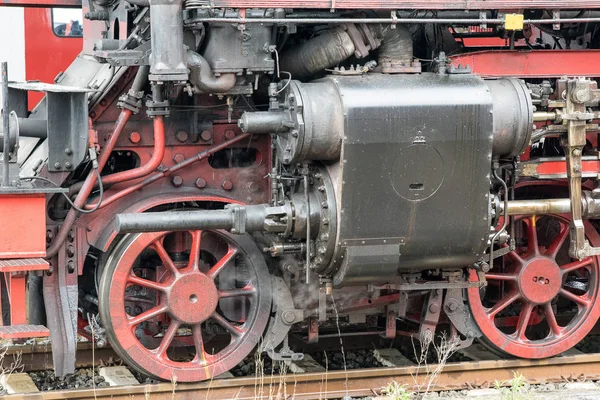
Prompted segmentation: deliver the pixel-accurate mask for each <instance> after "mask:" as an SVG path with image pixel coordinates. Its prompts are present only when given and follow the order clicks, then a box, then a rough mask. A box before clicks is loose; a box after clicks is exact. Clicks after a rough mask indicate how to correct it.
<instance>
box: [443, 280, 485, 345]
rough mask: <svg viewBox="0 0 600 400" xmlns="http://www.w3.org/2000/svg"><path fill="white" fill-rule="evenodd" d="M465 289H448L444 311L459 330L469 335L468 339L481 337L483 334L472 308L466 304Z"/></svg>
mask: <svg viewBox="0 0 600 400" xmlns="http://www.w3.org/2000/svg"><path fill="white" fill-rule="evenodd" d="M463 293H464V291H463V290H461V289H448V290H447V291H446V298H445V299H444V312H445V313H446V315H447V316H448V319H449V320H450V322H451V323H452V325H453V326H454V327H455V328H456V330H457V331H458V332H460V333H461V334H463V335H464V336H466V337H467V339H471V341H472V340H473V339H474V338H480V337H481V336H483V334H482V333H481V331H480V330H479V327H478V326H477V324H476V323H475V319H474V318H473V316H472V314H471V310H470V309H469V307H468V306H467V305H466V301H465V296H464V294H463Z"/></svg>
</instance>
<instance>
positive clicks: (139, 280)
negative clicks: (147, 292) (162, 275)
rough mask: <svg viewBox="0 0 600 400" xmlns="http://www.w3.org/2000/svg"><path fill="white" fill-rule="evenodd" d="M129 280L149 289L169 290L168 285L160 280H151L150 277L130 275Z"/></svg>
mask: <svg viewBox="0 0 600 400" xmlns="http://www.w3.org/2000/svg"><path fill="white" fill-rule="evenodd" d="M127 282H129V283H132V284H134V285H139V286H142V287H145V288H148V289H154V290H158V291H159V292H165V291H166V290H167V287H168V286H166V285H164V284H162V283H160V282H155V281H151V280H149V279H144V278H140V277H139V276H137V275H133V274H131V275H129V277H128V278H127Z"/></svg>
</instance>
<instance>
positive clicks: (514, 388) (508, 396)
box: [494, 371, 528, 400]
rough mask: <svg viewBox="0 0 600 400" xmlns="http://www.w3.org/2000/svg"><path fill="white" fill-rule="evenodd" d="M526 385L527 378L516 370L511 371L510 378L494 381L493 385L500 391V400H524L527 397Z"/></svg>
mask: <svg viewBox="0 0 600 400" xmlns="http://www.w3.org/2000/svg"><path fill="white" fill-rule="evenodd" d="M526 385H527V379H525V377H524V376H523V374H521V373H519V372H516V371H513V378H512V379H510V380H508V381H495V382H494V387H495V388H496V389H498V390H499V391H500V393H501V396H502V400H525V399H526V398H527V397H528V396H527V388H526Z"/></svg>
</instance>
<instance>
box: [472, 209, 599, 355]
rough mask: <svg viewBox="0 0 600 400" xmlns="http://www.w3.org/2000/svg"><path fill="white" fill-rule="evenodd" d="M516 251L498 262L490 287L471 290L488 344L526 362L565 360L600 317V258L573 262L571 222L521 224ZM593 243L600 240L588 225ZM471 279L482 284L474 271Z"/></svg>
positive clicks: (551, 219)
mask: <svg viewBox="0 0 600 400" xmlns="http://www.w3.org/2000/svg"><path fill="white" fill-rule="evenodd" d="M514 224H515V226H514V231H515V236H514V239H515V242H516V248H515V250H514V251H511V252H509V253H508V254H506V255H505V256H503V257H501V258H498V259H496V260H495V263H494V269H493V270H492V271H489V272H488V273H486V274H485V277H486V280H487V282H488V285H487V286H486V287H484V288H477V287H475V288H470V289H468V291H467V293H468V300H469V305H470V308H471V311H472V314H473V317H474V318H475V321H476V323H477V325H478V326H479V328H480V329H481V331H482V333H483V336H484V340H485V341H486V342H487V343H488V344H491V345H492V346H493V347H494V348H496V349H498V350H500V351H502V352H504V353H507V354H510V355H513V356H516V357H521V358H545V357H551V356H554V355H557V354H560V353H562V352H564V351H566V350H568V349H570V348H571V347H573V346H574V345H576V344H577V343H578V342H579V341H580V340H581V339H583V338H584V337H585V336H586V335H587V334H588V333H589V332H590V330H591V329H592V328H593V327H594V325H595V323H596V321H597V319H598V317H599V314H600V301H599V300H598V292H599V282H598V277H599V268H600V262H599V258H598V257H588V258H585V259H583V260H573V259H571V258H570V257H569V254H568V253H569V252H568V248H569V240H568V239H569V219H568V218H565V217H562V216H554V215H552V216H542V217H537V218H536V217H535V216H531V217H521V218H517V219H516V220H515V223H514ZM585 225H586V227H585V228H586V235H587V239H588V240H589V241H590V242H591V244H592V246H599V245H600V236H599V235H598V233H597V232H596V230H595V229H594V227H593V226H592V225H591V224H590V223H588V222H586V223H585ZM469 279H470V280H471V281H477V280H478V277H477V273H476V272H475V271H471V273H470V277H469Z"/></svg>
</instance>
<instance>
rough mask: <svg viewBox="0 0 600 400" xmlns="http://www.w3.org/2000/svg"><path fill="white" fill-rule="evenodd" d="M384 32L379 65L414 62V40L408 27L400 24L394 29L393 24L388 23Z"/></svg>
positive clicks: (383, 29)
mask: <svg viewBox="0 0 600 400" xmlns="http://www.w3.org/2000/svg"><path fill="white" fill-rule="evenodd" d="M382 33H383V42H382V43H381V47H380V48H379V61H378V63H379V65H381V64H384V63H389V62H391V63H399V64H404V65H410V64H411V63H412V62H413V41H412V36H411V34H410V32H409V31H408V28H407V27H406V26H404V25H400V26H397V27H396V29H392V27H391V25H388V26H385V27H382Z"/></svg>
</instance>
